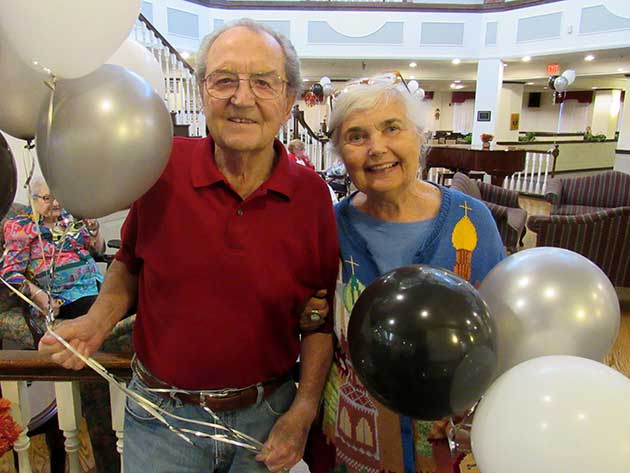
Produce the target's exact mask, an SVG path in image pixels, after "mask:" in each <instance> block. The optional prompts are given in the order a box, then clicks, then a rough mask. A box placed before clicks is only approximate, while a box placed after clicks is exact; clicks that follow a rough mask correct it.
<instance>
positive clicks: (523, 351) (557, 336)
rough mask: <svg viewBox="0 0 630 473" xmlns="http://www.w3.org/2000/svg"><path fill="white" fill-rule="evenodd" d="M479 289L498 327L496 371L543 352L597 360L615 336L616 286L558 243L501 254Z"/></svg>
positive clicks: (598, 270)
mask: <svg viewBox="0 0 630 473" xmlns="http://www.w3.org/2000/svg"><path fill="white" fill-rule="evenodd" d="M479 293H480V294H481V296H482V297H483V299H484V300H485V301H486V304H488V307H489V309H490V314H491V316H492V318H493V320H494V322H495V325H496V329H497V345H498V346H497V348H498V351H497V356H498V368H497V372H496V373H495V376H499V375H501V374H502V373H504V372H505V371H507V370H509V369H510V368H512V367H513V366H516V365H517V364H519V363H521V362H523V361H526V360H529V359H532V358H537V357H539V356H546V355H575V356H580V357H583V358H590V359H592V360H595V361H602V360H603V359H604V357H605V356H606V354H607V353H608V352H609V350H610V348H611V347H612V345H613V343H614V342H615V339H616V338H617V333H618V331H619V324H620V307H619V300H618V298H617V293H616V292H615V288H614V287H613V285H612V284H611V282H610V280H609V279H608V277H607V276H606V274H604V272H603V271H602V270H601V269H599V268H598V267H597V265H595V264H594V263H593V262H591V261H589V260H588V259H587V258H585V257H583V256H582V255H579V254H577V253H574V252H572V251H569V250H565V249H563V248H551V247H539V248H532V249H529V250H525V251H521V252H518V253H516V254H514V255H512V256H510V257H509V258H506V259H505V260H503V261H502V262H501V263H499V264H498V265H497V266H495V268H494V269H493V270H492V271H490V273H489V274H488V275H487V276H486V278H485V279H484V280H483V282H482V284H481V286H480V287H479Z"/></svg>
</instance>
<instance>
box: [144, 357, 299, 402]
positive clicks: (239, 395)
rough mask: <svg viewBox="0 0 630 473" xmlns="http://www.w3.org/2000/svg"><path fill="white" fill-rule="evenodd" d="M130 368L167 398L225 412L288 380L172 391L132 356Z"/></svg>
mask: <svg viewBox="0 0 630 473" xmlns="http://www.w3.org/2000/svg"><path fill="white" fill-rule="evenodd" d="M131 368H132V369H133V372H134V373H135V374H136V375H137V376H138V378H139V379H140V381H142V383H143V384H144V385H145V386H146V387H148V388H150V389H164V390H165V391H164V392H160V391H152V392H155V393H156V394H159V395H160V396H162V397H165V398H167V399H177V400H179V401H181V402H183V403H184V404H193V405H196V406H202V407H208V408H210V409H212V410H213V411H218V412H226V411H233V410H236V409H243V408H245V407H248V406H251V405H254V404H256V402H257V401H258V399H259V396H262V398H263V399H264V398H266V397H268V396H271V394H272V393H273V392H274V391H275V390H276V389H277V388H278V387H280V386H281V385H282V384H284V383H285V382H287V381H288V380H289V375H288V374H287V375H286V376H282V377H280V378H274V379H271V380H269V381H265V382H262V383H258V384H255V385H252V386H248V387H246V388H242V389H224V390H216V391H196V390H195V391H186V392H177V391H172V389H173V387H172V386H171V385H169V384H168V383H165V382H164V381H162V380H161V379H159V378H156V377H155V376H153V375H152V374H151V373H150V372H149V370H147V369H146V368H145V367H144V365H143V364H142V363H141V362H140V360H138V358H136V357H134V358H133V360H132V361H131Z"/></svg>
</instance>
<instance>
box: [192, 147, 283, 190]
mask: <svg viewBox="0 0 630 473" xmlns="http://www.w3.org/2000/svg"><path fill="white" fill-rule="evenodd" d="M273 148H274V150H275V152H276V155H277V156H278V161H277V163H276V165H275V167H274V169H273V171H272V172H271V176H270V177H269V179H267V180H266V181H265V182H264V183H263V184H262V185H261V186H260V188H261V189H262V190H270V191H273V192H277V193H279V194H282V195H284V196H285V197H287V198H288V199H291V197H292V196H293V194H294V192H295V172H294V169H293V167H292V166H291V163H290V162H289V158H288V155H287V150H286V148H285V147H284V145H283V144H282V143H281V142H280V141H279V140H277V139H276V140H274V143H273ZM190 172H191V177H192V184H193V187H195V188H199V187H209V186H212V185H214V184H216V183H218V182H226V183H227V181H226V180H225V176H223V174H222V173H221V171H219V168H218V167H217V164H216V161H215V159H214V140H213V139H212V138H211V137H210V136H208V137H206V138H204V139H202V140H199V143H197V146H195V148H194V150H193V156H192V166H191V168H190Z"/></svg>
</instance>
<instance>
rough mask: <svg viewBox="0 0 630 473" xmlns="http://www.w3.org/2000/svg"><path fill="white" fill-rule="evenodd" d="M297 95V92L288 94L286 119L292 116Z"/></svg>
mask: <svg viewBox="0 0 630 473" xmlns="http://www.w3.org/2000/svg"><path fill="white" fill-rule="evenodd" d="M296 97H297V92H295V91H293V92H289V94H288V95H287V109H286V110H285V116H284V120H285V121H287V120H288V119H289V117H290V116H291V110H292V109H293V105H295V99H296Z"/></svg>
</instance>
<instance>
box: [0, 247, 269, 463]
mask: <svg viewBox="0 0 630 473" xmlns="http://www.w3.org/2000/svg"><path fill="white" fill-rule="evenodd" d="M6 254H7V251H6V250H5V252H4V254H3V255H2V257H1V258H0V263H2V261H3V260H4V258H5V256H6ZM0 282H2V283H3V284H4V285H5V286H6V287H7V288H9V290H10V291H12V292H13V293H14V294H15V295H16V296H18V297H19V298H20V299H22V300H23V301H24V302H26V303H27V304H29V305H30V306H32V307H33V308H34V309H36V310H37V311H39V312H41V313H42V314H44V315H47V314H46V312H45V311H44V310H43V309H41V308H40V307H39V306H38V305H37V304H35V302H33V301H32V300H31V299H29V298H28V297H26V296H25V295H24V294H22V293H21V292H20V291H19V290H17V289H16V288H15V287H14V286H12V285H11V284H9V283H8V282H7V281H6V280H5V279H4V278H2V277H0ZM53 325H54V320H50V319H49V318H48V317H47V318H46V328H47V330H48V332H49V333H50V334H51V335H52V336H53V337H55V339H56V340H57V341H58V342H59V343H61V344H62V345H63V346H64V347H65V348H66V349H68V350H70V351H71V352H72V354H73V355H74V356H76V357H77V358H79V359H80V360H81V361H83V363H85V364H86V365H87V366H88V367H90V368H91V369H93V370H94V371H95V372H96V373H97V374H98V375H99V376H101V377H102V378H104V379H105V380H106V381H108V382H109V383H110V384H112V383H113V384H115V385H116V387H117V388H118V389H119V390H121V391H122V392H123V393H125V394H126V395H127V396H128V397H130V398H131V399H133V400H134V401H135V402H137V403H138V405H139V406H140V407H142V408H143V409H144V410H145V411H147V412H148V413H149V414H151V415H153V416H154V417H155V418H156V419H157V420H158V421H160V422H161V423H162V424H164V425H165V426H166V427H167V428H168V429H169V430H170V431H171V432H173V433H174V434H176V435H177V436H178V437H180V438H181V439H182V440H184V441H185V442H187V443H189V444H191V445H194V446H196V444H195V443H194V442H193V441H192V440H191V439H190V438H189V437H188V436H187V435H186V434H189V435H194V436H195V437H197V438H209V439H212V440H215V441H217V442H222V443H227V444H231V445H235V446H237V447H242V448H245V449H247V450H249V451H251V452H253V453H260V452H262V451H263V444H262V443H261V442H260V441H258V440H257V439H255V438H254V437H251V436H249V435H247V434H244V433H242V432H239V431H237V430H234V429H232V428H231V427H229V426H228V425H227V424H226V423H225V422H223V421H222V420H221V419H220V418H219V416H218V415H217V414H216V413H215V412H214V411H213V410H212V409H210V408H208V407H207V406H204V408H203V409H204V411H206V412H207V413H208V414H209V415H210V416H211V417H212V419H213V421H214V422H205V421H200V420H195V419H187V418H185V417H181V416H178V415H175V414H172V413H170V412H168V411H167V410H165V409H163V408H162V407H160V406H158V405H157V404H155V403H153V402H151V401H149V400H148V399H146V398H145V397H144V396H142V395H141V394H138V393H137V392H135V391H132V390H130V389H129V388H127V387H126V386H124V385H122V384H121V382H122V381H121V380H120V379H118V378H117V377H116V376H114V375H113V374H111V373H109V371H107V370H106V369H105V367H104V366H103V365H101V364H100V363H99V362H98V361H96V360H95V359H94V358H92V357H91V356H86V355H84V354H82V353H81V352H79V351H78V350H77V349H76V348H74V347H73V346H72V345H70V344H69V343H68V342H67V341H66V340H65V339H64V338H63V337H61V336H60V335H59V334H58V333H57V332H55V330H54V327H53ZM146 390H147V391H149V392H158V393H172V394H175V393H188V392H190V391H186V390H178V389H151V388H147V389H146ZM167 417H168V418H171V419H173V420H176V421H180V422H184V423H189V424H193V425H197V426H200V427H207V428H209V429H213V430H214V431H215V432H216V431H217V430H220V431H225V432H227V433H224V434H218V433H214V434H208V433H206V432H201V431H198V430H192V429H188V428H177V427H174V426H173V425H172V424H171V423H170V422H169V421H168V420H167Z"/></svg>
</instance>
